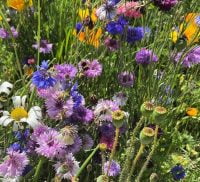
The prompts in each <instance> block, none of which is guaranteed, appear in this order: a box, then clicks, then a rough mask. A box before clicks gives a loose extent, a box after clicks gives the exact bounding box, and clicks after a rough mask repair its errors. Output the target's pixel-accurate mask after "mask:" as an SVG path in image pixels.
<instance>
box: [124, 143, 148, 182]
mask: <svg viewBox="0 0 200 182" xmlns="http://www.w3.org/2000/svg"><path fill="white" fill-rule="evenodd" d="M144 148H145V145H144V144H142V143H141V144H140V148H139V150H138V153H137V155H136V156H135V159H134V160H133V163H132V166H131V171H130V173H129V175H128V178H127V182H131V177H132V174H133V172H134V170H135V167H136V164H137V162H138V160H139V159H140V157H141V155H142V154H143V151H144Z"/></svg>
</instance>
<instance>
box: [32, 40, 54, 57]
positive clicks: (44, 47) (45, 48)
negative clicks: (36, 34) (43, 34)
mask: <svg viewBox="0 0 200 182" xmlns="http://www.w3.org/2000/svg"><path fill="white" fill-rule="evenodd" d="M32 47H33V48H35V49H37V50H38V49H39V52H41V53H44V54H48V53H50V52H51V51H52V47H53V44H51V43H49V42H48V41H47V40H41V41H40V43H39V44H38V43H36V44H33V45H32Z"/></svg>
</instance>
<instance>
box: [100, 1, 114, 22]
mask: <svg viewBox="0 0 200 182" xmlns="http://www.w3.org/2000/svg"><path fill="white" fill-rule="evenodd" d="M96 15H97V17H98V18H99V19H100V20H106V19H108V20H112V19H113V18H114V17H115V16H116V11H115V7H114V3H113V2H111V1H108V2H106V3H105V4H103V5H101V6H100V7H99V8H98V9H97V10H96Z"/></svg>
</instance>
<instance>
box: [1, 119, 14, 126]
mask: <svg viewBox="0 0 200 182" xmlns="http://www.w3.org/2000/svg"><path fill="white" fill-rule="evenodd" d="M12 121H13V119H11V118H8V119H6V120H5V121H4V123H3V125H4V126H8V125H9V124H10V123H11V122H12Z"/></svg>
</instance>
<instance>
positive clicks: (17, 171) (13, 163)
mask: <svg viewBox="0 0 200 182" xmlns="http://www.w3.org/2000/svg"><path fill="white" fill-rule="evenodd" d="M7 154H8V155H7V156H6V158H5V160H4V162H3V163H2V164H0V176H3V177H4V178H16V177H19V176H21V175H22V173H23V170H24V168H25V167H26V165H27V164H28V163H29V160H28V158H27V156H26V154H25V153H24V152H22V153H20V152H19V151H17V152H16V151H13V150H8V152H7Z"/></svg>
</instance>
